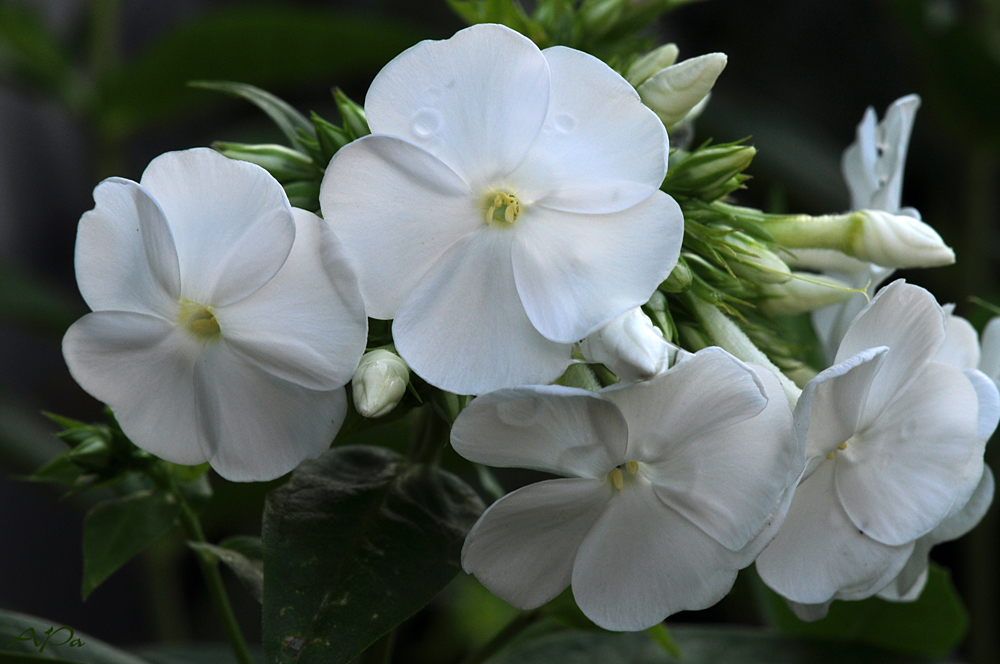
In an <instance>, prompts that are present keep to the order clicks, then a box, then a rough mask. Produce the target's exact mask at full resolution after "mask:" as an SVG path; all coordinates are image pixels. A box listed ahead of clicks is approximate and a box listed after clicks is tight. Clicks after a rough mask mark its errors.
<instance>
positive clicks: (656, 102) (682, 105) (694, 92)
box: [638, 53, 727, 127]
mask: <svg viewBox="0 0 1000 664" xmlns="http://www.w3.org/2000/svg"><path fill="white" fill-rule="evenodd" d="M726 61H727V58H726V55H725V54H724V53H708V54H707V55H700V56H698V57H697V58H691V59H690V60H685V61H684V62H679V63H677V64H675V65H671V66H669V67H667V68H666V69H664V70H662V71H660V72H659V73H657V74H655V75H653V76H651V77H650V78H649V79H647V80H646V82H645V83H643V84H642V85H640V86H639V88H638V90H639V96H640V97H641V98H642V103H644V104H645V105H646V106H648V107H649V108H651V109H652V110H653V112H654V113H656V115H657V116H659V118H660V120H662V121H663V124H664V126H666V127H670V126H672V125H675V124H677V123H678V122H680V121H681V120H683V119H684V117H685V116H686V115H687V114H688V111H690V110H691V109H692V108H694V107H695V105H697V104H698V102H700V101H701V100H702V99H704V97H705V95H707V94H708V92H709V91H710V90H711V89H712V86H713V85H715V80H716V79H717V78H719V74H721V73H722V70H723V69H725V68H726Z"/></svg>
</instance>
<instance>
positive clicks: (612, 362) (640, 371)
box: [580, 307, 677, 381]
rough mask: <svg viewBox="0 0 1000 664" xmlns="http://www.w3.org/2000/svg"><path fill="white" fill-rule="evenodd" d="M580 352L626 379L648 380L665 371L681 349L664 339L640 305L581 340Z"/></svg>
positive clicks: (591, 360) (589, 359)
mask: <svg viewBox="0 0 1000 664" xmlns="http://www.w3.org/2000/svg"><path fill="white" fill-rule="evenodd" d="M580 353H581V354H582V355H583V356H584V357H585V358H586V359H587V360H588V361H590V362H600V363H602V364H603V365H604V366H606V367H607V368H608V369H610V370H611V371H613V372H614V373H615V375H616V376H618V377H619V378H621V379H622V380H628V381H636V380H648V379H649V378H652V377H653V376H655V375H656V374H658V373H660V372H662V371H665V370H666V369H667V368H669V367H670V365H671V364H672V361H673V359H674V358H675V356H676V355H677V348H676V347H675V346H673V345H671V344H670V343H668V342H667V340H666V339H664V338H663V332H662V331H661V330H660V328H658V327H656V326H654V325H653V321H652V320H650V318H649V316H647V315H646V314H644V313H643V312H642V309H641V308H640V307H635V308H634V309H629V310H628V311H626V312H625V313H623V314H620V315H619V316H617V317H615V318H613V319H612V320H611V322H610V323H608V324H607V325H605V326H604V327H602V328H601V329H599V330H597V332H594V333H593V334H591V335H590V336H588V337H587V338H586V339H583V340H581V341H580Z"/></svg>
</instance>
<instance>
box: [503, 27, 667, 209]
mask: <svg viewBox="0 0 1000 664" xmlns="http://www.w3.org/2000/svg"><path fill="white" fill-rule="evenodd" d="M542 53H543V55H544V56H545V59H546V60H548V63H549V70H550V71H551V73H552V95H551V97H550V99H549V110H548V114H547V115H546V118H545V124H544V125H543V127H542V131H541V133H540V134H539V135H538V140H536V141H535V143H534V145H533V146H532V147H531V150H530V151H529V152H528V155H527V157H525V159H524V161H523V162H521V165H520V166H518V167H517V169H515V170H514V172H512V173H511V174H510V176H509V180H510V182H511V183H512V184H513V185H514V187H515V189H516V190H517V191H518V194H519V195H522V196H523V197H524V198H525V199H526V200H530V201H532V202H533V204H535V205H542V206H544V207H547V208H552V209H556V210H562V211H565V212H586V213H592V214H593V213H607V212H618V211H620V210H624V209H626V208H630V207H632V206H633V205H637V204H638V203H641V202H642V201H644V200H646V199H647V198H649V197H650V195H652V193H653V192H654V191H656V190H657V189H659V188H660V184H662V183H663V177H664V175H666V172H667V132H666V129H664V127H663V123H662V122H660V120H659V119H658V118H657V117H656V115H655V114H654V113H653V112H652V111H650V110H649V109H648V108H646V107H645V106H643V104H642V102H641V101H640V100H639V95H638V93H636V91H635V89H634V88H633V87H632V86H631V85H629V83H628V82H627V81H626V80H625V79H623V78H622V77H621V76H619V75H618V74H617V73H615V71H614V70H612V69H611V68H610V67H608V66H607V65H606V64H604V63H603V62H601V61H600V60H598V59H597V58H595V57H594V56H592V55H588V54H587V53H583V52H582V51H577V50H574V49H571V48H566V47H564V46H555V47H553V48H549V49H546V50H545V51H543V52H542Z"/></svg>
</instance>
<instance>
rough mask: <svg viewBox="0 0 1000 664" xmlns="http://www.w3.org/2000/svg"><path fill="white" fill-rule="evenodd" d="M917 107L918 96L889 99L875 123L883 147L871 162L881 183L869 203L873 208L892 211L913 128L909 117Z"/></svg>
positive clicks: (897, 200)
mask: <svg viewBox="0 0 1000 664" xmlns="http://www.w3.org/2000/svg"><path fill="white" fill-rule="evenodd" d="M918 108H920V97H918V96H917V95H906V96H905V97H901V98H899V99H897V100H896V101H894V102H892V104H891V105H890V106H889V108H888V109H887V110H886V112H885V118H884V119H883V120H882V122H881V123H879V126H878V130H877V134H878V141H879V144H881V145H882V146H885V148H884V151H883V152H882V154H881V156H880V158H879V160H878V161H877V162H876V164H875V175H876V177H878V178H879V182H880V184H881V186H880V187H879V189H878V191H876V192H875V194H874V195H873V196H872V201H871V202H872V206H873V207H875V209H877V210H885V211H886V212H892V213H896V212H898V211H899V204H900V199H901V197H902V194H903V167H904V166H905V165H906V152H907V148H908V147H909V144H910V134H911V132H912V131H913V120H914V118H915V117H916V114H917V109H918Z"/></svg>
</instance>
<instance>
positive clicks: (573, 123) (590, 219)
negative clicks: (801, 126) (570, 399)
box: [320, 24, 684, 394]
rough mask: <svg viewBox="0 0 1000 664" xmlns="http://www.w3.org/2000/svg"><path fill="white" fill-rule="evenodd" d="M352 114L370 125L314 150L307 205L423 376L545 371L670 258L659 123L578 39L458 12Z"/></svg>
mask: <svg viewBox="0 0 1000 664" xmlns="http://www.w3.org/2000/svg"><path fill="white" fill-rule="evenodd" d="M365 113H366V117H367V120H368V123H369V125H370V126H371V130H372V132H373V135H371V136H366V137H364V138H362V139H360V140H358V141H355V142H353V143H351V144H350V145H348V146H346V147H345V148H343V149H341V150H340V151H339V152H338V153H337V155H336V156H335V157H334V159H333V161H331V163H330V166H329V167H328V168H327V170H326V175H325V176H324V179H323V184H322V187H321V191H320V203H321V205H322V208H323V216H324V217H325V218H326V220H327V221H329V223H330V225H331V227H332V228H333V229H334V231H335V232H336V233H337V235H338V237H339V238H340V239H341V240H342V241H343V243H344V246H345V248H346V249H347V251H348V253H349V255H350V256H351V257H353V258H354V262H355V264H356V265H357V266H358V269H359V278H360V284H361V292H362V295H363V296H364V298H365V303H366V306H367V307H368V314H369V315H370V316H372V317H375V318H382V319H389V318H392V319H393V325H392V333H393V339H394V343H395V346H396V350H397V351H398V352H399V354H400V356H402V358H403V359H404V360H405V361H406V363H407V364H408V365H409V366H410V368H411V369H412V370H413V371H414V372H416V373H417V374H418V375H420V376H421V377H423V378H424V379H425V380H427V381H428V382H429V383H431V384H433V385H435V386H437V387H440V388H442V389H445V390H448V391H450V392H455V393H459V394H481V393H483V392H488V391H490V390H494V389H498V388H501V387H511V386H514V385H524V384H528V383H548V382H551V381H552V380H554V379H556V378H557V377H558V376H559V375H560V374H561V373H563V371H565V369H566V368H567V367H568V366H569V364H570V362H571V359H570V354H571V351H572V346H573V344H574V343H576V342H577V341H579V340H580V339H583V338H584V337H586V336H587V335H589V334H591V333H593V332H594V331H596V330H598V329H600V328H601V327H603V326H604V325H606V324H607V323H608V322H609V321H611V319H613V318H615V317H616V316H618V315H619V314H621V313H623V312H625V311H627V310H628V309H631V308H633V307H637V306H640V305H641V304H643V303H644V302H646V301H647V300H648V299H649V297H650V295H652V293H653V291H654V290H655V289H656V287H657V285H659V283H660V282H662V281H663V280H664V279H666V277H667V276H668V275H669V274H670V271H671V269H672V268H673V266H674V265H675V264H676V262H677V258H678V256H679V254H680V246H681V239H682V236H683V232H684V231H683V217H682V215H681V211H680V208H679V206H678V205H677V203H676V202H675V201H674V200H673V199H671V198H670V197H669V196H667V195H666V194H664V193H663V192H661V191H659V186H660V184H661V183H662V181H663V177H664V174H665V173H666V163H667V158H666V155H667V135H666V131H665V129H664V127H663V125H662V123H660V121H659V120H658V119H657V117H656V116H655V115H654V114H653V113H652V112H651V111H650V110H649V109H648V108H646V107H645V106H643V105H642V102H641V101H640V99H639V95H638V94H637V93H636V92H635V90H634V89H633V88H632V86H631V85H629V83H628V82H627V81H625V79H623V78H622V77H621V76H619V75H618V74H616V73H615V72H614V71H612V70H611V69H610V68H609V67H608V66H607V65H605V64H604V63H602V62H601V61H600V60H598V59H596V58H594V57H592V56H590V55H587V54H585V53H581V52H580V51H576V50H573V49H569V48H564V47H554V48H550V49H546V50H545V51H539V50H538V48H537V47H536V46H535V45H534V44H533V43H532V42H531V41H530V40H528V39H527V38H525V37H523V36H521V35H519V34H518V33H516V32H514V31H513V30H510V29H508V28H505V27H502V26H499V25H485V24H484V25H475V26H473V27H471V28H467V29H465V30H462V31H460V32H458V33H457V34H455V36H453V37H452V38H451V39H447V40H444V41H425V42H421V43H420V44H417V45H416V46H414V47H412V48H410V49H409V50H407V51H405V52H403V53H402V54H401V55H399V56H398V57H397V58H396V59H394V60H393V61H392V62H390V63H389V64H388V65H386V67H385V68H384V69H383V70H382V71H381V72H380V73H379V75H378V76H377V77H376V78H375V81H374V82H373V83H372V85H371V87H370V88H369V90H368V96H367V98H366V100H365Z"/></svg>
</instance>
